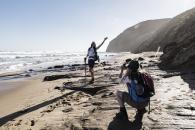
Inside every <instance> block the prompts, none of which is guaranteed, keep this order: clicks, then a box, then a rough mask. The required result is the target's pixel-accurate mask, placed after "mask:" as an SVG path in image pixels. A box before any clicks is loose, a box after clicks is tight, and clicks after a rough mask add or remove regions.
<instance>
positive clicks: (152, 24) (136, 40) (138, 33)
mask: <svg viewBox="0 0 195 130" xmlns="http://www.w3.org/2000/svg"><path fill="white" fill-rule="evenodd" d="M169 21H170V19H158V20H148V21H144V22H141V23H139V24H136V25H135V26H133V27H130V28H128V29H126V30H125V31H124V32H123V33H121V34H120V35H119V36H117V37H116V38H115V39H113V40H112V41H111V42H110V44H109V45H108V48H107V52H132V53H134V52H137V51H138V50H139V47H140V46H141V45H142V44H143V43H145V41H147V40H149V39H151V38H153V35H155V34H156V33H157V31H158V30H159V29H160V28H162V27H164V26H165V25H166V24H167V23H168V22H169Z"/></svg>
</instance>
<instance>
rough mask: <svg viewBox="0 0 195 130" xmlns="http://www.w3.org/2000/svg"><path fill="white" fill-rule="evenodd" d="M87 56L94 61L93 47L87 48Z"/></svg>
mask: <svg viewBox="0 0 195 130" xmlns="http://www.w3.org/2000/svg"><path fill="white" fill-rule="evenodd" d="M87 55H88V57H89V59H94V57H95V50H94V48H93V47H91V48H89V50H88V54H87Z"/></svg>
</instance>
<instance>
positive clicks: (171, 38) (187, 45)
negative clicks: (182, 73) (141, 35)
mask: <svg viewBox="0 0 195 130" xmlns="http://www.w3.org/2000/svg"><path fill="white" fill-rule="evenodd" d="M159 41H160V42H159V45H160V46H162V47H163V48H164V49H163V52H164V54H163V55H162V56H161V61H162V62H161V65H162V66H165V67H185V68H190V67H193V66H194V65H195V8H193V9H191V10H189V11H186V12H184V13H182V14H181V15H178V16H176V17H175V18H173V19H172V20H171V21H170V23H169V24H168V26H167V27H166V33H165V34H164V37H161V38H159ZM152 44H155V43H152Z"/></svg>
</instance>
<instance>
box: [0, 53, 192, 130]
mask: <svg viewBox="0 0 195 130" xmlns="http://www.w3.org/2000/svg"><path fill="white" fill-rule="evenodd" d="M154 55H155V53H142V54H130V53H129V54H124V55H119V56H118V57H115V58H114V59H112V60H110V61H108V62H107V63H106V64H105V65H103V64H99V65H96V67H95V82H94V84H87V82H88V81H89V80H90V77H86V79H85V77H84V70H83V68H82V67H79V68H76V69H75V68H74V69H71V70H70V71H67V72H48V73H42V74H40V73H39V74H38V75H36V76H35V77H30V78H28V79H24V80H22V81H20V82H18V83H17V84H15V85H19V86H20V85H21V87H19V89H18V90H17V91H14V92H13V93H10V94H7V95H5V97H4V98H0V104H1V105H2V107H1V109H0V117H1V118H0V129H2V130H9V129H21V130H26V129H33V130H40V129H45V130H51V129H52V130H61V129H62V130H64V129H66V130H71V129H79V130H82V129H100V130H106V129H108V128H110V127H111V128H112V127H113V128H115V129H116V130H119V129H120V130H121V129H137V127H138V126H139V128H140V129H141V128H143V129H146V130H149V129H159V130H161V129H162V130H163V129H164V128H166V129H169V128H172V129H173V130H177V129H180V128H192V129H193V128H195V125H194V124H193V119H194V113H193V112H191V109H192V110H194V108H195V104H194V99H195V96H194V91H193V90H191V88H190V87H189V85H188V84H187V83H186V82H184V81H183V80H182V77H181V76H180V75H178V74H176V73H174V72H169V73H168V72H166V71H163V70H160V69H159V68H158V66H156V65H157V63H158V62H159V61H158V58H159V57H153V56H154ZM139 57H142V58H143V59H144V60H143V61H142V62H143V67H144V69H145V70H146V71H147V72H149V73H150V74H151V75H152V77H153V78H154V81H155V88H156V95H155V96H154V97H152V99H151V114H147V113H146V114H145V115H144V117H143V123H142V124H139V125H138V124H135V123H134V122H133V121H134V116H135V113H136V110H135V109H134V108H132V107H130V106H128V105H126V108H127V111H128V115H129V120H128V122H118V121H115V120H114V119H113V117H114V116H115V114H116V113H117V112H118V110H119V105H118V103H117V101H116V95H115V91H116V90H121V91H126V88H125V87H124V85H123V84H119V83H118V75H119V72H120V65H121V63H122V62H123V61H124V60H125V59H127V58H139ZM61 75H64V76H65V77H61ZM45 76H50V78H51V77H52V79H51V81H50V80H49V81H44V82H43V79H44V77H45ZM55 76H56V77H55ZM87 76H88V73H87ZM58 78H59V79H58ZM63 83H65V84H66V85H67V86H66V87H64V86H63ZM189 102H190V103H191V104H190V107H189ZM187 115H188V116H187ZM170 119H172V120H171V121H170ZM183 120H185V122H182V121H183ZM176 122H177V125H175V123H176ZM117 127H120V128H118V129H117ZM132 127H133V128H132Z"/></svg>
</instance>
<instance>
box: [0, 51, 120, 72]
mask: <svg viewBox="0 0 195 130" xmlns="http://www.w3.org/2000/svg"><path fill="white" fill-rule="evenodd" d="M98 54H99V56H100V58H101V61H105V60H107V59H109V58H111V57H112V56H114V55H117V54H116V53H106V52H99V53H98ZM85 56H86V52H30V51H28V52H13V51H11V52H3V51H1V52H0V75H3V74H6V73H13V72H18V71H29V70H42V69H46V68H48V67H50V66H55V65H71V64H83V63H84V57H85Z"/></svg>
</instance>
